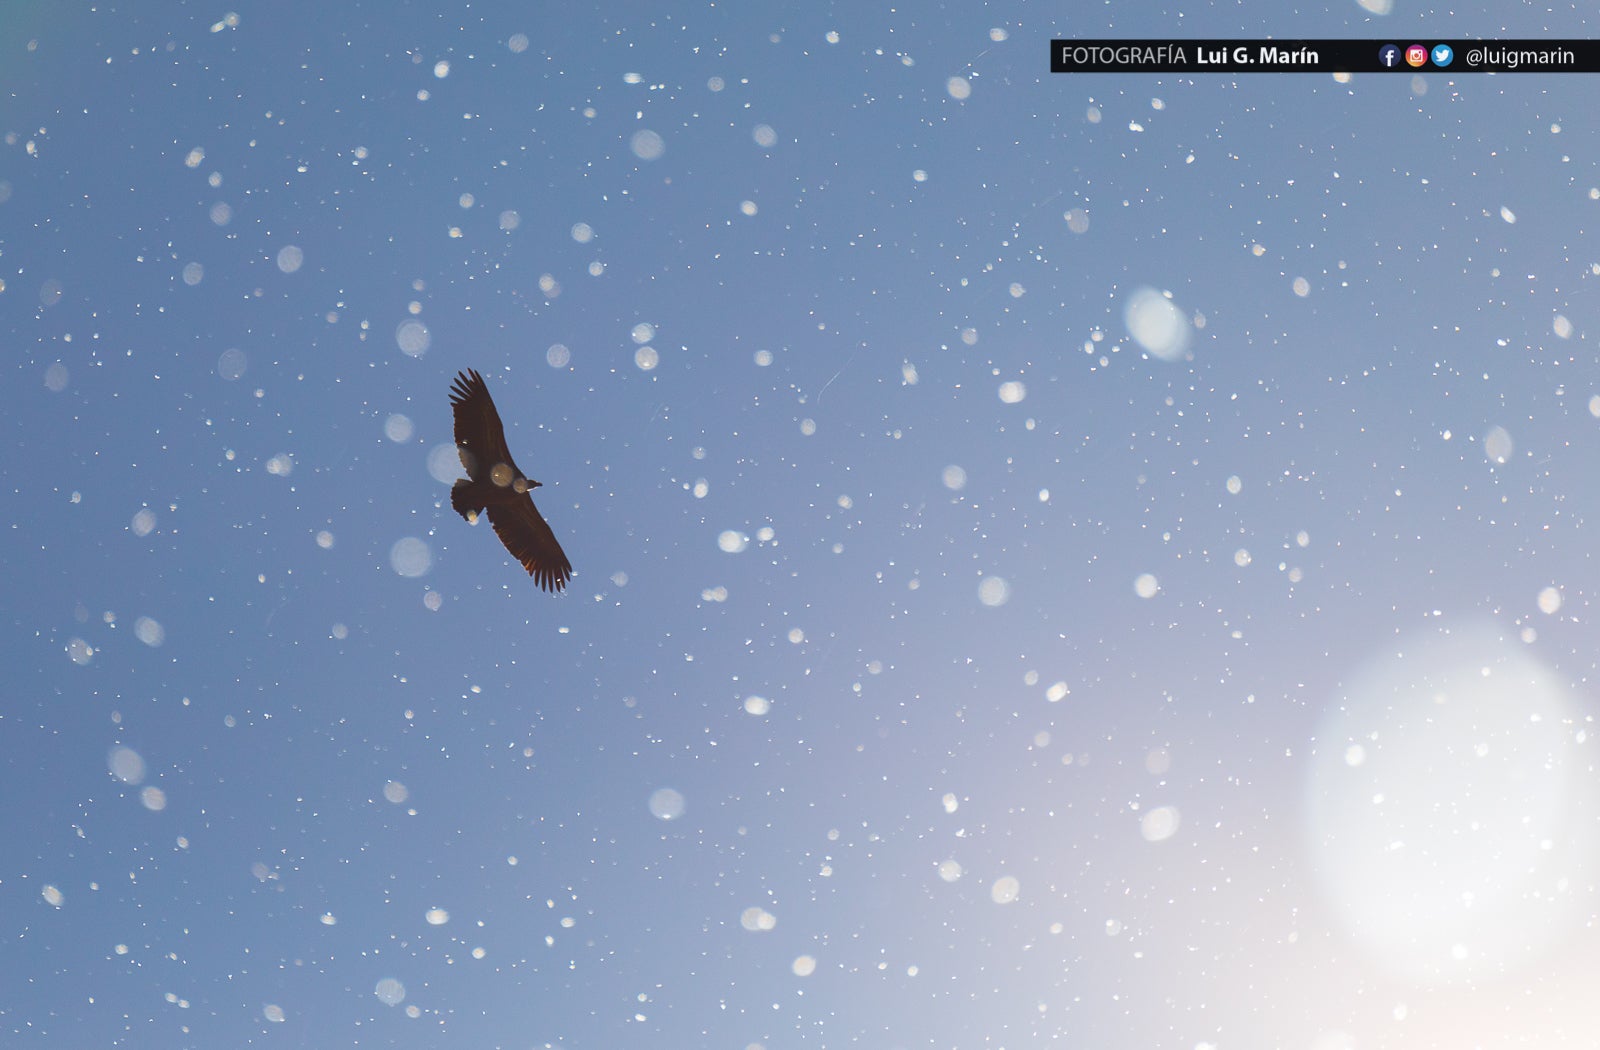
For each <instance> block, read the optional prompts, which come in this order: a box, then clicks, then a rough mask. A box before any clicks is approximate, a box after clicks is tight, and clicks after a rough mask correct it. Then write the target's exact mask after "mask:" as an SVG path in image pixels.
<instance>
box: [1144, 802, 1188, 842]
mask: <svg viewBox="0 0 1600 1050" xmlns="http://www.w3.org/2000/svg"><path fill="white" fill-rule="evenodd" d="M1178 819H1179V818H1178V808H1177V807H1176V806H1157V807H1156V808H1155V809H1152V810H1150V811H1149V812H1148V813H1146V814H1145V815H1144V816H1143V817H1141V818H1140V819H1139V834H1141V835H1143V836H1144V840H1145V841H1146V842H1165V841H1166V840H1167V839H1170V838H1171V837H1172V836H1173V833H1174V832H1176V831H1177V830H1178Z"/></svg>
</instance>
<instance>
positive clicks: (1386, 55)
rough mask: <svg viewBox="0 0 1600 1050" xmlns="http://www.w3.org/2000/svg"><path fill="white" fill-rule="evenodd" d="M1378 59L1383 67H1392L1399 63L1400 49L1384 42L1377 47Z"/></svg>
mask: <svg viewBox="0 0 1600 1050" xmlns="http://www.w3.org/2000/svg"><path fill="white" fill-rule="evenodd" d="M1378 61H1379V62H1382V63H1383V68H1384V69H1393V68H1394V67H1395V66H1398V65H1399V64H1400V49H1399V48H1398V47H1396V46H1395V45H1393V44H1384V45H1383V46H1382V47H1380V48H1378Z"/></svg>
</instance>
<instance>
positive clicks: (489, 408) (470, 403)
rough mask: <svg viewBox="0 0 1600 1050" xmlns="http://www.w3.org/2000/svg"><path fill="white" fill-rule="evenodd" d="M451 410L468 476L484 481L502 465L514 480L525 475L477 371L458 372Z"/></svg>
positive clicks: (451, 393)
mask: <svg viewBox="0 0 1600 1050" xmlns="http://www.w3.org/2000/svg"><path fill="white" fill-rule="evenodd" d="M450 407H451V409H453V410H454V412H455V417H456V451H457V452H458V453H460V455H461V465H462V466H463V467H465V468H466V471H467V477H469V478H471V479H472V480H473V481H483V480H485V479H487V478H488V477H489V472H490V471H492V470H493V469H494V468H495V467H496V466H498V465H499V464H501V463H504V464H505V465H506V466H507V467H509V468H511V475H512V476H513V477H515V476H516V475H519V474H521V473H522V471H520V470H518V469H517V465H516V463H514V462H512V460H511V450H510V449H509V448H507V447H506V428H505V426H504V425H503V424H501V422H500V413H499V412H497V411H495V407H494V398H492V397H490V396H489V387H488V386H487V385H486V384H485V383H484V381H483V377H482V376H481V375H479V374H478V373H477V371H476V370H475V369H471V368H469V369H467V370H466V371H465V372H457V373H456V378H455V382H454V383H452V384H451V385H450ZM534 516H535V517H537V516H538V515H537V513H536V514H535V515H534ZM546 531H547V532H548V531H549V530H548V529H547V530H546ZM552 542H554V540H552Z"/></svg>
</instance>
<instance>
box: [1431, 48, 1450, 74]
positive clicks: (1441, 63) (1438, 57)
mask: <svg viewBox="0 0 1600 1050" xmlns="http://www.w3.org/2000/svg"><path fill="white" fill-rule="evenodd" d="M1455 57H1456V53H1455V52H1454V51H1452V50H1450V45H1449V44H1435V45H1433V64H1434V65H1436V66H1438V67H1439V68H1440V69H1443V68H1444V67H1445V66H1448V65H1449V64H1450V60H1451V59H1453V58H1455Z"/></svg>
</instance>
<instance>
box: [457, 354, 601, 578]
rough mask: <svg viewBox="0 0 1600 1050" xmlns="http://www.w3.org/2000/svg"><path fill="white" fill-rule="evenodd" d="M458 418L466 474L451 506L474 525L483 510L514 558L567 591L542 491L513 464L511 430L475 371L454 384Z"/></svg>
mask: <svg viewBox="0 0 1600 1050" xmlns="http://www.w3.org/2000/svg"><path fill="white" fill-rule="evenodd" d="M450 407H451V408H452V409H453V410H454V411H455V417H456V451H457V452H459V453H460V454H461V465H462V466H463V467H465V468H466V471H467V476H466V477H464V478H462V479H460V480H459V481H457V482H456V483H455V485H454V487H452V488H451V489H450V505H451V506H452V507H454V508H455V509H456V513H458V514H460V515H461V516H462V517H463V518H466V519H467V521H469V522H476V521H477V520H478V515H479V514H481V513H482V512H483V511H485V510H487V511H488V512H489V524H490V525H493V526H494V531H495V535H497V536H499V537H500V542H501V543H504V544H505V545H506V550H508V551H510V552H511V556H512V557H513V558H515V559H517V560H518V561H519V562H521V563H522V567H523V568H524V569H527V570H528V575H529V576H532V577H533V579H534V582H535V583H537V584H538V585H539V586H540V587H543V588H544V589H545V590H547V591H559V590H563V589H565V587H566V586H567V581H568V580H570V579H571V578H572V563H571V562H569V561H567V555H566V553H565V552H563V551H562V549H561V544H559V543H557V542H556V534H555V533H553V532H551V531H550V526H549V525H547V524H546V523H545V520H544V518H543V517H541V516H540V514H539V508H538V507H535V506H534V505H533V497H532V496H530V495H529V493H530V492H532V491H533V490H534V489H536V488H538V487H539V482H537V481H534V480H533V479H532V478H530V477H528V476H527V475H526V474H524V473H523V472H522V469H521V468H520V467H518V466H517V465H516V463H514V462H512V459H511V450H510V449H508V448H506V431H505V427H504V426H503V425H502V424H501V422H500V413H499V412H497V411H495V407H494V399H493V398H492V397H490V396H489V388H488V386H486V385H485V384H484V382H483V377H482V376H480V375H479V374H478V373H477V372H475V371H473V370H472V369H470V368H469V369H467V370H466V371H465V372H458V373H456V379H455V382H454V383H452V384H451V386H450Z"/></svg>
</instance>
